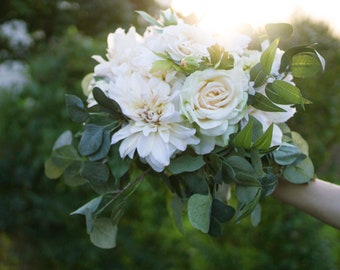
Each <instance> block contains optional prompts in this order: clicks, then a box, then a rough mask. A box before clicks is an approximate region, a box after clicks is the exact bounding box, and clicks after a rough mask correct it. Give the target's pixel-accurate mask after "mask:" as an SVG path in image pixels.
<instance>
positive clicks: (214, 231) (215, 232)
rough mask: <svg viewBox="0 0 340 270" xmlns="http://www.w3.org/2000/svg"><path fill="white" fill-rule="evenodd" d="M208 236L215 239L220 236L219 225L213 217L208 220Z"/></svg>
mask: <svg viewBox="0 0 340 270" xmlns="http://www.w3.org/2000/svg"><path fill="white" fill-rule="evenodd" d="M208 234H209V235H210V236H215V237H218V236H221V235H222V226H221V223H220V222H219V221H218V220H217V219H216V218H215V217H213V216H211V218H210V226H209V231H208Z"/></svg>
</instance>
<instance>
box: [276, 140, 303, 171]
mask: <svg viewBox="0 0 340 270" xmlns="http://www.w3.org/2000/svg"><path fill="white" fill-rule="evenodd" d="M273 156H274V160H275V162H276V163H277V164H279V165H283V166H287V165H291V164H294V163H295V162H297V161H299V160H301V159H303V158H304V157H305V155H304V154H303V153H301V150H300V149H299V148H297V147H296V146H295V145H293V144H288V143H284V144H281V145H280V147H279V148H278V149H277V150H275V151H274V152H273Z"/></svg>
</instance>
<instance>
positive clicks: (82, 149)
mask: <svg viewBox="0 0 340 270" xmlns="http://www.w3.org/2000/svg"><path fill="white" fill-rule="evenodd" d="M103 139H104V128H103V127H102V126H98V125H95V124H87V125H86V126H85V130H84V132H83V133H82V136H81V139H80V142H79V145H78V151H79V153H80V154H81V155H83V156H89V155H92V154H94V153H96V152H97V151H98V150H99V148H100V147H101V146H102V143H103Z"/></svg>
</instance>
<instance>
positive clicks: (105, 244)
mask: <svg viewBox="0 0 340 270" xmlns="http://www.w3.org/2000/svg"><path fill="white" fill-rule="evenodd" d="M117 231H118V227H117V225H114V224H113V223H112V221H111V220H110V219H109V218H105V217H102V218H96V219H94V220H93V227H92V231H91V232H90V240H91V242H92V243H93V244H94V245H95V246H97V247H99V248H103V249H110V248H114V247H116V238H117Z"/></svg>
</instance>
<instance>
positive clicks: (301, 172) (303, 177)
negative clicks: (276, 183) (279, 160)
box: [283, 157, 314, 184]
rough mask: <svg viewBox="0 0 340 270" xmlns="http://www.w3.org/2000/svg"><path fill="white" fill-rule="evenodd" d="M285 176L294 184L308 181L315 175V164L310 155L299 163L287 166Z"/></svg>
mask: <svg viewBox="0 0 340 270" xmlns="http://www.w3.org/2000/svg"><path fill="white" fill-rule="evenodd" d="M283 177H284V178H286V179H287V181H289V182H291V183H294V184H304V183H308V182H309V181H310V180H311V179H312V178H313V177H314V165H313V162H312V160H311V159H310V158H309V157H306V158H305V159H303V160H301V161H299V162H298V163H297V164H294V165H290V166H287V167H286V168H285V170H284V171H283Z"/></svg>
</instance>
